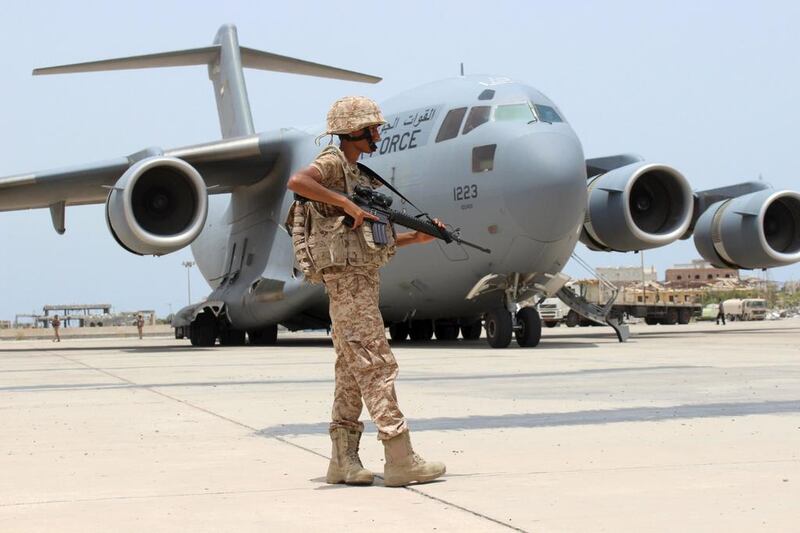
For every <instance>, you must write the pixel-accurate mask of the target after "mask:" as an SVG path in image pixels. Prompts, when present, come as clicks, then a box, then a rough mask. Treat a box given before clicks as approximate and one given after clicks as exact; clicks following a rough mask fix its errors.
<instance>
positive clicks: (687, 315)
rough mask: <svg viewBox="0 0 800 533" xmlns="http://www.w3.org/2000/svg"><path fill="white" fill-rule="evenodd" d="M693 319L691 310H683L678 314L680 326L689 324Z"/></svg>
mask: <svg viewBox="0 0 800 533" xmlns="http://www.w3.org/2000/svg"><path fill="white" fill-rule="evenodd" d="M691 319H692V312H691V311H690V310H689V309H681V310H680V313H678V324H688V323H689V321H690V320H691Z"/></svg>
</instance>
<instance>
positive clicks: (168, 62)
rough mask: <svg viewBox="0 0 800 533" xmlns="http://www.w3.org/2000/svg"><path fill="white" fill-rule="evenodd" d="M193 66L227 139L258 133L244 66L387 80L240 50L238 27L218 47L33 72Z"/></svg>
mask: <svg viewBox="0 0 800 533" xmlns="http://www.w3.org/2000/svg"><path fill="white" fill-rule="evenodd" d="M188 65H208V77H209V78H210V79H211V82H212V83H213V84H214V96H215V98H216V99H217V112H218V113H219V123H220V129H221V130H222V137H223V138H228V137H239V136H243V135H250V134H252V133H255V130H254V128H253V117H252V115H251V113H250V103H249V100H248V98H247V87H246V86H245V82H244V73H243V70H242V69H243V68H244V67H247V68H254V69H258V70H270V71H273V72H286V73H293V74H302V75H305V76H316V77H319V78H333V79H337V80H347V81H358V82H364V83H377V82H379V81H381V78H378V77H376V76H370V75H368V74H361V73H359V72H353V71H350V70H344V69H340V68H336V67H330V66H328V65H320V64H319V63H312V62H310V61H303V60H302V59H295V58H293V57H286V56H280V55H277V54H271V53H269V52H262V51H261V50H254V49H252V48H245V47H240V46H239V39H238V36H237V33H236V26H234V25H232V24H226V25H224V26H222V27H220V29H219V31H217V35H216V38H215V39H214V44H213V45H212V46H207V47H204V48H192V49H189V50H178V51H175V52H163V53H159V54H148V55H141V56H132V57H122V58H117V59H106V60H102V61H91V62H88V63H75V64H72V65H61V66H57V67H46V68H37V69H35V70H34V71H33V75H34V76H40V75H47V74H69V73H74V72H101V71H106V70H128V69H142V68H159V67H181V66H188Z"/></svg>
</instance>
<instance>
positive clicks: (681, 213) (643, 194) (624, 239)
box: [580, 161, 694, 252]
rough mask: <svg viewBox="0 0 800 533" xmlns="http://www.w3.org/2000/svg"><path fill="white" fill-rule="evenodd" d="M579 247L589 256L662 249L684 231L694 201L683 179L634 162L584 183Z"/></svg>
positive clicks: (672, 172) (675, 173) (665, 169)
mask: <svg viewBox="0 0 800 533" xmlns="http://www.w3.org/2000/svg"><path fill="white" fill-rule="evenodd" d="M588 187H589V194H588V205H587V208H586V218H585V219H584V223H583V229H582V230H581V237H580V239H581V242H582V243H583V244H585V245H586V246H588V247H589V248H590V249H592V250H598V251H607V252H610V251H614V252H630V251H635V250H647V249H649V248H657V247H659V246H665V245H667V244H669V243H671V242H673V241H675V240H677V239H678V238H680V237H681V236H682V235H683V234H684V233H686V230H687V229H688V228H689V224H690V223H691V219H692V209H693V206H694V198H693V196H692V190H691V188H690V187H689V183H688V182H687V181H686V178H684V177H683V175H682V174H681V173H680V172H678V171H677V170H675V169H674V168H672V167H668V166H666V165H660V164H654V163H645V162H641V161H639V162H636V163H631V164H629V165H625V166H623V167H619V168H615V169H613V170H611V171H609V172H606V173H605V174H601V175H599V176H597V177H595V178H592V179H591V180H590V181H589V186H588Z"/></svg>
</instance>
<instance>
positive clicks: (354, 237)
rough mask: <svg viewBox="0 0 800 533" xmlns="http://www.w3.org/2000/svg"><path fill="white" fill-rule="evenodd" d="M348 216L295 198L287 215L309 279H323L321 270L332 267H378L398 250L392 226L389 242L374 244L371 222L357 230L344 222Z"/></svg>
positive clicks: (301, 266) (298, 259)
mask: <svg viewBox="0 0 800 533" xmlns="http://www.w3.org/2000/svg"><path fill="white" fill-rule="evenodd" d="M344 220H345V216H332V217H329V216H324V215H322V214H321V213H320V212H319V211H318V210H317V209H316V208H315V207H314V204H313V202H301V201H295V202H294V203H293V204H292V206H291V208H290V209H289V215H288V216H287V219H286V225H287V229H288V228H291V231H290V233H291V236H292V246H293V248H294V254H295V262H296V264H297V267H298V269H299V270H300V271H301V272H302V273H303V275H304V276H305V278H306V280H308V281H309V282H310V283H321V282H322V272H323V271H324V270H325V269H327V268H331V267H344V266H347V265H350V266H354V267H372V268H379V267H381V266H383V265H385V264H386V263H387V262H388V261H389V259H390V258H391V257H392V256H393V255H394V252H395V235H394V231H393V229H392V230H391V231H388V232H387V237H388V239H387V240H388V242H387V243H386V244H381V245H378V244H375V241H374V238H373V235H372V225H371V224H370V223H369V222H364V224H362V225H361V226H359V227H358V228H356V229H355V230H353V229H351V228H349V227H347V225H345V223H344Z"/></svg>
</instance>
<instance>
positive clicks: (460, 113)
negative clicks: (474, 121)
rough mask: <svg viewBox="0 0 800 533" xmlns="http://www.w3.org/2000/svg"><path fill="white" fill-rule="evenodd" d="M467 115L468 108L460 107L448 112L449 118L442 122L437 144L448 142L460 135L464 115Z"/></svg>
mask: <svg viewBox="0 0 800 533" xmlns="http://www.w3.org/2000/svg"><path fill="white" fill-rule="evenodd" d="M466 113H467V108H466V107H459V108H456V109H451V110H450V111H448V112H447V116H445V117H444V120H443V121H442V127H441V128H439V133H437V134H436V142H437V143H438V142H442V141H446V140H447V139H452V138H454V137H455V136H456V135H458V130H459V128H460V127H461V121H463V120H464V115H465V114H466Z"/></svg>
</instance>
